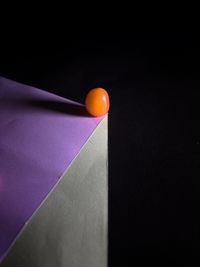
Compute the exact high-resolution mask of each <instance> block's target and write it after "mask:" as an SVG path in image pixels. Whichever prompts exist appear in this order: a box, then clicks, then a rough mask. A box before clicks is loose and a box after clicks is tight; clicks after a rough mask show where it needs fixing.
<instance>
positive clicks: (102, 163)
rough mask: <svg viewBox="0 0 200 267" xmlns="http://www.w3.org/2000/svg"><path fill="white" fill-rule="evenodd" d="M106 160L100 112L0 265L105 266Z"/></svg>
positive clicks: (104, 121)
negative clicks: (90, 132) (91, 130)
mask: <svg viewBox="0 0 200 267" xmlns="http://www.w3.org/2000/svg"><path fill="white" fill-rule="evenodd" d="M107 163H108V158H107V117H106V118H105V119H104V120H103V121H102V122H101V123H100V125H99V126H98V127H97V129H96V130H95V132H94V133H93V135H92V136H91V137H90V139H89V140H88V141H87V143H86V144H85V146H84V147H83V149H82V150H81V152H80V154H79V155H78V156H77V157H76V158H75V160H74V161H73V163H72V164H71V166H70V168H69V169H68V171H67V172H66V173H65V174H64V176H63V177H62V179H61V181H60V182H59V183H58V184H57V186H56V188H55V189H54V190H53V192H52V193H51V194H50V195H49V196H48V198H47V199H46V200H45V202H44V203H43V204H42V206H41V207H40V208H39V209H38V210H37V212H36V213H35V214H34V215H33V217H32V218H31V220H30V221H29V223H28V224H27V225H26V227H25V228H24V230H23V231H22V233H21V235H20V236H19V237H18V239H17V240H16V242H15V243H14V244H13V246H12V248H11V250H10V252H9V254H8V256H7V257H6V258H5V260H4V261H3V263H2V264H1V266H2V267H11V266H12V267H15V266H20V267H25V266H26V267H27V266H29V267H59V266H61V267H62V266H65V267H66V266H67V267H79V266H80V267H106V266H107V218H108V216H107V213H108V208H107V205H108V196H107V194H108V184H107V176H108V173H107V169H108V168H107V167H108V166H107Z"/></svg>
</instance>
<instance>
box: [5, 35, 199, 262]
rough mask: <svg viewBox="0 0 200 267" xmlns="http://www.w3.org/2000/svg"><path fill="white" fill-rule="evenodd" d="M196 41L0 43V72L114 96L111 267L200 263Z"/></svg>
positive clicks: (105, 38) (65, 89) (78, 94)
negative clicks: (100, 87) (106, 91)
mask: <svg viewBox="0 0 200 267" xmlns="http://www.w3.org/2000/svg"><path fill="white" fill-rule="evenodd" d="M52 38H53V37H52ZM199 44H200V42H199V41H198V38H197V36H195V35H194V34H192V33H189V32H187V33H186V32H176V33H175V32H174V33H172V32H162V33H161V32H132V31H129V32H122V31H121V32H112V31H110V32H99V33H97V34H91V33H88V32H86V31H85V32H84V31H83V32H82V33H81V34H80V35H79V36H77V35H72V34H71V35H70V34H69V35H66V40H65V41H64V42H62V41H61V40H59V39H57V40H56V42H54V43H52V44H51V43H48V42H46V43H45V44H44V43H42V42H40V39H35V40H34V42H33V40H30V39H28V40H26V39H25V40H24V41H23V42H20V43H18V40H17V39H14V40H13V42H10V43H9V45H8V46H7V44H5V43H4V42H3V44H2V43H1V51H0V75H1V76H5V77H7V78H11V79H13V80H17V81H19V82H23V83H27V84H30V85H33V86H36V87H39V88H41V89H44V90H47V91H51V92H54V93H56V94H59V95H61V96H64V97H67V98H70V99H73V100H77V101H80V102H84V98H85V95H86V93H87V91H88V90H89V89H91V88H93V87H97V86H102V87H105V88H106V89H107V90H108V92H109V94H110V99H111V109H110V114H109V266H134V267H136V266H149V265H150V264H153V266H199V264H200V257H199V252H200V245H199V244H200V215H199V203H200V202H199V201H200V107H199V97H200V80H199V71H200V67H199V65H200V63H199V62H200V53H199ZM195 262H196V263H195ZM94 267H95V266H94Z"/></svg>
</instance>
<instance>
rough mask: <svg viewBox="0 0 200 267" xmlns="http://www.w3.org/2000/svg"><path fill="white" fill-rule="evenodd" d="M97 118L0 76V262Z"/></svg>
mask: <svg viewBox="0 0 200 267" xmlns="http://www.w3.org/2000/svg"><path fill="white" fill-rule="evenodd" d="M101 120H102V118H92V117H89V116H88V115H87V113H86V112H85V109H84V106H82V105H80V104H78V103H76V102H73V101H70V100H67V99H64V98H62V97H59V96H56V95H54V94H51V93H47V92H45V91H42V90H39V89H36V88H34V87H31V86H27V85H23V84H20V83H17V82H14V81H11V80H8V79H5V78H1V77H0V261H1V260H2V259H3V257H4V256H5V255H6V253H7V252H8V250H9V248H10V246H11V245H12V244H13V242H14V240H15V239H16V238H17V236H18V234H19V233H20V231H21V230H22V228H23V227H24V226H25V224H26V223H27V221H28V220H29V219H30V217H31V216H32V215H33V213H34V212H35V211H36V210H37V208H38V207H39V206H40V205H41V203H42V202H43V201H44V199H45V198H46V197H47V195H48V194H49V193H50V191H51V190H52V189H53V187H54V186H55V185H56V183H57V182H58V181H59V179H60V177H61V176H62V175H63V173H64V172H65V170H67V169H68V168H69V166H70V163H71V162H72V160H73V159H74V158H75V157H76V156H77V154H78V153H79V152H80V150H81V148H82V147H83V145H84V144H85V142H86V141H87V139H88V138H89V137H90V135H91V134H92V132H93V131H94V130H95V128H96V126H97V125H98V123H99V122H100V121H101ZM63 205H64V203H63Z"/></svg>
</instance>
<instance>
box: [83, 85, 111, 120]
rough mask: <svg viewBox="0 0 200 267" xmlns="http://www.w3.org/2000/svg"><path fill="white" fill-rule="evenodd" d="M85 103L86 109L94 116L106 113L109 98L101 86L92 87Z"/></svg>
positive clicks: (108, 106)
mask: <svg viewBox="0 0 200 267" xmlns="http://www.w3.org/2000/svg"><path fill="white" fill-rule="evenodd" d="M85 105H86V109H87V111H88V112H89V113H90V114H91V115H92V116H95V117H98V116H103V115H105V114H106V113H108V110H109V108H110V100H109V95H108V93H107V91H106V90H105V89H103V88H94V89H92V90H91V91H89V93H88V94H87V96H86V99H85Z"/></svg>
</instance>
